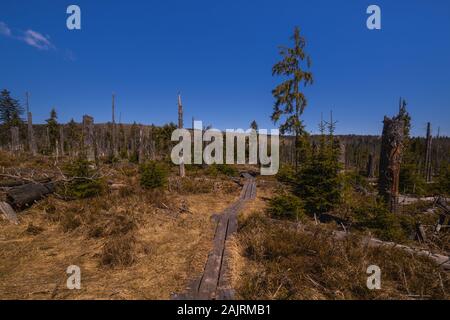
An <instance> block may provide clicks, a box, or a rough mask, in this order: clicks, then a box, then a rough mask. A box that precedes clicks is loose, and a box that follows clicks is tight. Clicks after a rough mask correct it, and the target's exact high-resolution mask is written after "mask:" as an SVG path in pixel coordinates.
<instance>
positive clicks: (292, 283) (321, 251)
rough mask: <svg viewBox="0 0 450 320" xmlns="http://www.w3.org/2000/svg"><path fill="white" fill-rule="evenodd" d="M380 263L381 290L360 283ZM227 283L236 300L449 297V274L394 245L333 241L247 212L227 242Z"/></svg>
mask: <svg viewBox="0 0 450 320" xmlns="http://www.w3.org/2000/svg"><path fill="white" fill-rule="evenodd" d="M370 265H377V266H379V267H380V268H381V272H382V280H381V281H382V282H381V286H382V289H381V290H369V289H367V286H366V281H367V276H368V275H367V274H366V270H367V267H368V266H370ZM232 267H233V284H234V287H235V289H236V291H237V294H238V298H242V299H410V298H425V299H450V293H449V291H450V275H449V274H448V273H445V272H443V271H442V270H440V269H439V267H437V266H436V265H435V264H434V263H433V262H432V261H430V260H428V259H426V258H423V257H417V256H411V255H410V254H408V253H405V252H403V251H401V250H397V249H388V248H376V249H375V248H368V247H366V246H364V245H362V244H361V241H360V238H358V237H356V236H355V237H351V238H349V239H347V240H345V241H335V240H334V238H333V237H332V236H331V235H330V233H329V230H327V229H324V228H321V227H316V228H315V232H314V233H313V234H307V233H304V232H302V231H299V230H297V229H296V228H293V227H292V225H291V224H288V223H287V222H283V221H278V222H274V221H273V220H271V219H269V218H267V217H266V216H265V215H264V214H257V213H255V214H253V215H251V216H249V217H248V218H247V219H246V220H245V221H243V223H242V225H241V228H240V231H239V234H238V237H237V239H235V242H234V244H233V259H232Z"/></svg>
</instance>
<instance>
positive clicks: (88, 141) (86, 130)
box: [83, 115, 95, 161]
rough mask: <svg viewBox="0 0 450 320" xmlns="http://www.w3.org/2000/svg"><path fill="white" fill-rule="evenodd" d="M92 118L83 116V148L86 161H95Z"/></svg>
mask: <svg viewBox="0 0 450 320" xmlns="http://www.w3.org/2000/svg"><path fill="white" fill-rule="evenodd" d="M94 144H95V141H94V118H92V117H91V116H88V115H84V116H83V148H84V151H85V152H86V156H87V159H88V161H95V145H94Z"/></svg>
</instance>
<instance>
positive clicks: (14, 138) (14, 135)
mask: <svg viewBox="0 0 450 320" xmlns="http://www.w3.org/2000/svg"><path fill="white" fill-rule="evenodd" d="M19 149H20V146H19V127H11V151H13V152H15V151H19Z"/></svg>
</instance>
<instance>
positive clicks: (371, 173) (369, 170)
mask: <svg viewBox="0 0 450 320" xmlns="http://www.w3.org/2000/svg"><path fill="white" fill-rule="evenodd" d="M374 176H375V170H374V162H373V154H372V153H369V159H368V160H367V177H368V178H373V177H374Z"/></svg>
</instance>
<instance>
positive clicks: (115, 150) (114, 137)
mask: <svg viewBox="0 0 450 320" xmlns="http://www.w3.org/2000/svg"><path fill="white" fill-rule="evenodd" d="M115 99H116V95H115V94H114V92H113V94H112V106H111V109H112V110H111V111H112V133H111V137H112V139H111V140H112V154H113V155H114V157H117V156H118V155H119V151H118V147H117V140H118V139H117V128H116V104H115Z"/></svg>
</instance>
